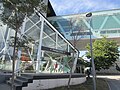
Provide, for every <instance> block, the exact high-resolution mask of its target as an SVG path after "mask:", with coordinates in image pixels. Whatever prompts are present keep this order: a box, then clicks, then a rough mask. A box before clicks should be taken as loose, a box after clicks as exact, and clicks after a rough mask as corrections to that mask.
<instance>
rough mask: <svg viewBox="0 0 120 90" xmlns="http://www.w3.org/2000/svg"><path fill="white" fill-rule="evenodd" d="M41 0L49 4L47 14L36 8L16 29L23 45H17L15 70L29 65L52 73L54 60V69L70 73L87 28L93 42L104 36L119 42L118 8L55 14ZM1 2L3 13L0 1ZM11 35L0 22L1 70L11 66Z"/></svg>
mask: <svg viewBox="0 0 120 90" xmlns="http://www.w3.org/2000/svg"><path fill="white" fill-rule="evenodd" d="M44 3H45V4H46V5H47V6H48V8H46V10H47V13H46V12H42V13H41V12H39V11H37V10H35V13H34V14H33V15H32V16H31V17H26V18H25V19H24V22H23V25H22V27H21V28H20V31H19V32H18V39H19V41H20V42H23V43H24V47H21V46H20V45H18V48H17V50H16V55H17V56H16V57H17V58H16V70H17V71H19V70H20V69H21V68H22V67H23V66H25V65H28V66H29V65H30V66H31V65H32V66H33V67H32V68H33V69H32V70H33V71H35V72H36V71H38V72H54V71H52V68H54V67H55V66H54V65H55V64H56V63H57V64H58V68H57V69H60V67H62V69H61V70H60V72H70V68H72V70H73V72H74V71H75V68H76V63H77V58H78V56H79V52H80V51H85V50H86V48H85V46H86V45H87V43H89V39H90V30H91V32H92V40H93V41H94V40H95V39H100V38H102V35H104V36H106V37H107V38H108V39H112V40H116V41H117V42H118V45H119V44H120V42H119V38H120V10H119V9H116V10H107V11H98V12H92V16H91V17H89V18H88V17H86V14H87V13H83V14H76V15H65V16H56V14H55V12H54V10H53V8H52V6H51V4H50V2H49V0H44ZM0 5H1V7H0V10H1V13H2V10H3V7H2V3H0ZM14 34H15V31H14V30H13V29H10V28H8V27H7V25H4V24H3V23H2V21H0V60H1V62H0V63H1V65H0V68H1V69H9V70H11V69H12V56H13V55H12V53H13V47H12V43H13V42H12V41H13V37H14ZM75 40H76V42H74V41H75ZM25 42H26V43H25ZM72 57H74V58H72ZM21 62H22V64H21ZM26 62H27V64H26ZM63 68H64V69H63Z"/></svg>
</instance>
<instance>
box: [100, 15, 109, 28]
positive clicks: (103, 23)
mask: <svg viewBox="0 0 120 90" xmlns="http://www.w3.org/2000/svg"><path fill="white" fill-rule="evenodd" d="M108 18H109V16H106V17H105V19H104V20H103V22H102V24H101V26H100V28H99V29H100V30H101V29H103V27H104V26H105V24H106V22H107V20H108Z"/></svg>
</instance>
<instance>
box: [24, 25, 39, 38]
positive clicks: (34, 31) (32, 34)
mask: <svg viewBox="0 0 120 90" xmlns="http://www.w3.org/2000/svg"><path fill="white" fill-rule="evenodd" d="M26 35H27V36H29V37H31V38H32V39H34V40H38V39H39V38H40V29H38V28H37V27H36V26H34V27H32V28H31V29H30V30H29V31H28V32H26Z"/></svg>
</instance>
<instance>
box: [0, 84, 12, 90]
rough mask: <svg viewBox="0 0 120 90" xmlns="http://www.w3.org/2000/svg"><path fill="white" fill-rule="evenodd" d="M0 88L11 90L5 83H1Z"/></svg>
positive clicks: (0, 89)
mask: <svg viewBox="0 0 120 90" xmlns="http://www.w3.org/2000/svg"><path fill="white" fill-rule="evenodd" d="M0 90H11V87H10V86H9V85H7V84H5V83H1V84H0Z"/></svg>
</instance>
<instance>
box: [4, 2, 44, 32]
mask: <svg viewBox="0 0 120 90" xmlns="http://www.w3.org/2000/svg"><path fill="white" fill-rule="evenodd" d="M2 2H3V7H4V11H3V14H2V21H3V23H4V24H7V25H8V26H9V27H10V28H12V29H15V30H17V29H18V28H20V26H21V25H22V23H23V20H24V18H25V16H26V15H27V16H28V17H29V16H31V15H32V14H33V13H34V8H37V9H38V10H42V9H43V8H45V9H46V5H45V3H43V2H41V0H2Z"/></svg>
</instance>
